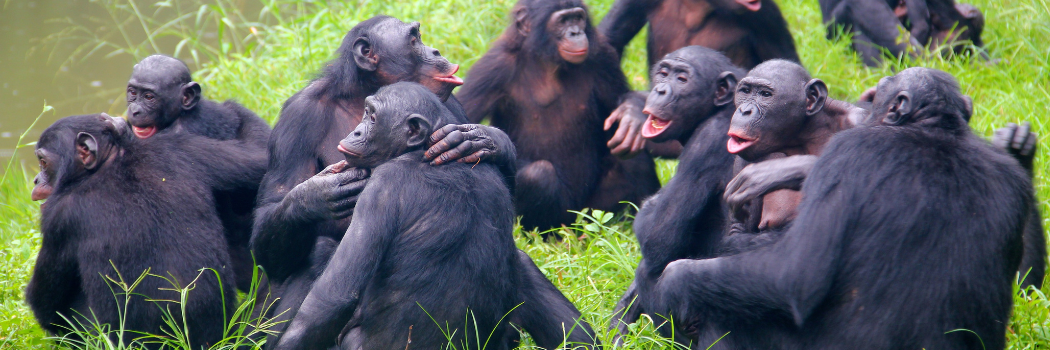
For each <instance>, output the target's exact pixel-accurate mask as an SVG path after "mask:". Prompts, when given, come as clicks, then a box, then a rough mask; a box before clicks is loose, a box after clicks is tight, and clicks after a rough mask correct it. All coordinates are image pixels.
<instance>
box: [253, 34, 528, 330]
mask: <svg viewBox="0 0 1050 350" xmlns="http://www.w3.org/2000/svg"><path fill="white" fill-rule="evenodd" d="M337 54H338V56H339V57H338V58H336V59H334V60H332V61H330V62H329V63H328V64H327V65H326V66H325V69H324V71H323V72H322V73H321V74H320V76H319V77H318V78H317V79H315V80H313V81H312V82H310V84H309V85H307V86H306V88H304V89H303V90H302V91H299V92H298V93H296V94H295V95H294V96H292V97H291V98H289V99H288V101H286V102H285V103H284V107H283V108H282V109H281V116H280V120H278V122H277V125H276V126H275V127H274V131H273V134H272V135H271V137H270V141H269V168H268V170H267V171H266V175H265V176H264V177H263V181H262V184H261V185H260V194H259V200H258V202H259V203H258V207H257V208H256V210H255V225H254V229H253V233H252V238H251V246H252V251H253V252H254V253H255V258H256V259H257V261H258V263H259V264H260V265H262V266H263V269H264V270H265V271H266V273H267V276H268V277H269V278H270V280H271V281H272V282H275V283H276V284H277V285H276V286H275V287H276V292H277V294H279V296H280V298H281V299H280V301H279V303H278V305H277V306H276V307H275V308H274V312H275V313H274V314H275V315H280V318H281V319H287V318H290V317H292V316H295V310H296V309H297V308H298V304H299V303H301V302H302V299H303V298H304V297H305V296H306V293H307V292H308V291H309V290H310V285H311V284H312V283H313V282H312V281H313V280H314V279H315V278H316V277H317V276H318V274H319V273H320V271H322V270H323V269H324V264H325V263H327V261H328V257H327V254H329V253H330V252H331V251H332V249H334V247H335V245H336V242H337V241H338V240H340V239H342V237H343V235H344V233H345V232H346V229H347V227H348V226H349V225H350V214H351V213H352V212H353V209H354V205H355V203H356V198H357V194H358V193H359V192H360V191H361V189H362V188H364V185H365V183H366V180H365V178H366V176H367V173H365V172H361V171H344V172H339V173H332V172H324V173H320V174H319V172H321V171H322V170H323V169H325V168H326V167H327V166H329V165H331V164H334V163H337V162H339V161H340V160H342V159H343V154H342V153H340V152H339V151H338V150H337V149H336V145H337V144H338V143H339V140H341V139H342V138H343V137H344V136H346V134H348V133H350V131H352V130H354V128H355V127H356V126H357V124H358V123H359V122H360V121H361V116H362V115H363V111H364V105H365V97H367V96H369V95H371V94H374V93H375V92H376V91H378V90H379V88H380V87H382V86H385V85H389V84H392V83H395V82H398V81H412V82H418V83H421V84H423V85H424V86H427V87H428V88H429V89H431V91H432V92H434V93H436V94H437V95H438V96H441V97H444V98H447V100H446V101H445V102H444V103H445V105H446V106H447V107H449V109H450V110H451V111H452V112H453V116H454V117H456V119H455V120H453V121H452V122H453V123H466V118H464V116H463V113H462V107H461V106H460V105H459V103H458V102H457V101H456V100H455V98H452V97H449V94H450V93H451V91H452V89H453V88H455V87H456V86H457V85H459V84H461V81H460V80H459V78H457V77H455V76H454V75H453V74H454V73H455V72H456V70H457V69H458V66H456V65H454V64H451V63H449V62H448V60H446V59H445V58H444V57H442V56H441V55H440V53H439V52H438V51H437V50H436V49H433V48H430V47H427V46H426V45H424V44H423V42H422V39H421V37H420V31H419V23H404V22H401V21H400V20H398V19H396V18H392V17H387V16H376V17H373V18H371V19H368V20H366V21H363V22H361V23H359V24H358V25H356V26H354V28H353V29H351V30H350V31H349V32H348V33H347V34H346V36H345V37H344V38H343V43H342V44H341V45H340V47H339V49H338V51H337ZM438 134H439V135H440V136H443V137H444V138H443V139H441V140H435V141H436V142H437V143H436V144H435V148H434V149H431V152H428V153H427V158H429V159H433V163H436V164H441V163H445V162H451V161H456V160H457V159H459V160H461V161H468V160H469V161H471V162H476V161H478V160H482V159H483V160H484V161H492V162H493V163H494V164H496V165H498V166H500V170H501V172H502V173H503V174H505V176H507V177H508V178H510V179H511V180H513V178H512V177H513V175H514V174H515V167H514V159H515V155H514V146H513V145H512V144H511V143H510V139H509V138H507V136H506V134H504V133H503V132H501V131H499V130H498V129H495V128H492V127H488V126H484V125H449V126H446V127H445V128H443V129H442V130H441V131H440V132H439V133H438ZM461 157H464V158H461ZM283 325H284V324H283V323H282V324H279V325H278V326H277V327H274V328H271V329H277V330H279V329H280V328H282V327H283Z"/></svg>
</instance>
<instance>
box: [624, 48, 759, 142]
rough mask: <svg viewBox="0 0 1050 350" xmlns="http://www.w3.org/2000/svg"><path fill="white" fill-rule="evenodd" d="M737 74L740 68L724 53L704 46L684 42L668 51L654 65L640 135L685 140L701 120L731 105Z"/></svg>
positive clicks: (650, 137)
mask: <svg viewBox="0 0 1050 350" xmlns="http://www.w3.org/2000/svg"><path fill="white" fill-rule="evenodd" d="M738 74H739V75H742V74H743V70H741V69H740V68H737V67H736V66H734V65H733V63H731V62H730V61H729V59H728V58H726V57H725V55H723V54H721V53H719V52H718V51H715V50H711V49H708V48H705V47H701V46H687V47H683V48H681V49H678V50H677V51H674V52H672V53H669V54H667V56H664V58H663V59H662V60H660V62H657V63H656V64H655V65H653V70H652V72H651V78H652V82H653V89H652V91H650V92H649V97H648V98H647V99H646V100H645V109H644V110H642V112H643V113H645V114H647V115H648V119H647V120H646V121H645V125H644V126H643V127H642V137H644V138H646V139H649V140H652V141H656V142H663V141H667V140H679V141H681V142H682V143H685V141H687V140H688V139H689V137H690V136H692V133H693V131H694V130H696V128H697V127H698V126H699V125H700V123H702V122H703V121H704V120H707V118H709V117H710V116H712V115H714V114H715V113H716V112H718V111H720V110H722V109H725V108H730V109H731V108H732V106H733V89H734V88H736V80H737V76H738Z"/></svg>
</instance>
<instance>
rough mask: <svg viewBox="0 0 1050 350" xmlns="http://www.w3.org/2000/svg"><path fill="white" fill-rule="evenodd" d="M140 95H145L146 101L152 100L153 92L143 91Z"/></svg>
mask: <svg viewBox="0 0 1050 350" xmlns="http://www.w3.org/2000/svg"><path fill="white" fill-rule="evenodd" d="M142 97H145V98H146V101H153V93H151V92H147V93H145V94H144V95H142Z"/></svg>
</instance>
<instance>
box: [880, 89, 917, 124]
mask: <svg viewBox="0 0 1050 350" xmlns="http://www.w3.org/2000/svg"><path fill="white" fill-rule="evenodd" d="M892 103H893V104H892V105H890V110H889V111H888V112H889V113H887V114H886V118H885V120H884V121H885V122H886V123H887V124H890V125H900V124H901V123H903V122H904V117H905V116H908V115H910V114H911V94H909V93H908V92H907V91H901V92H899V93H897V96H894V97H893V102H892Z"/></svg>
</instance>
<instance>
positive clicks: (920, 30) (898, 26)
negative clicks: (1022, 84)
mask: <svg viewBox="0 0 1050 350" xmlns="http://www.w3.org/2000/svg"><path fill="white" fill-rule="evenodd" d="M820 12H821V14H822V15H823V18H824V23H825V24H827V25H828V38H834V37H835V36H837V35H839V33H842V32H845V33H850V34H852V36H853V48H854V50H856V51H857V52H858V53H860V56H861V58H862V59H863V60H864V64H866V65H868V66H876V65H878V64H880V63H881V62H882V58H883V56H884V54H883V50H886V51H887V53H889V54H890V55H891V56H893V57H900V56H901V54H903V53H905V52H907V50H908V48H909V47H911V49H912V50H921V49H922V47H923V45H930V47H931V48H937V47H938V46H941V45H945V44H948V45H951V46H952V51H953V52H956V53H960V52H962V51H963V50H964V49H965V47H963V46H962V45H960V44H959V42H967V41H968V42H970V43H971V44H973V45H974V46H976V47H982V46H983V45H984V43H983V41H981V32H982V31H983V30H984V15H982V14H981V11H980V10H978V9H977V8H976V7H974V6H973V5H970V4H956V3H955V1H954V0H820ZM901 32H907V33H908V35H907V37H905V38H904V40H899V39H898V36H900V33H901ZM981 56H982V57H985V55H984V54H983V53H982V54H981ZM985 58H987V57H985Z"/></svg>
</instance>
